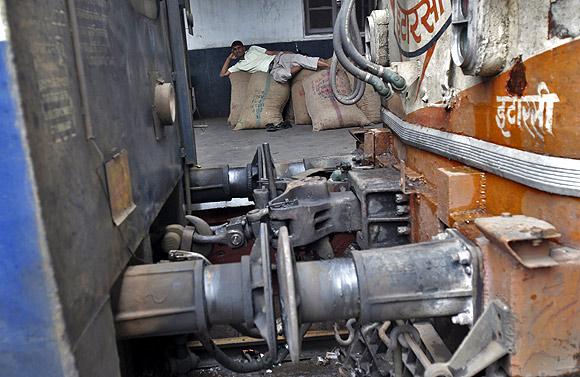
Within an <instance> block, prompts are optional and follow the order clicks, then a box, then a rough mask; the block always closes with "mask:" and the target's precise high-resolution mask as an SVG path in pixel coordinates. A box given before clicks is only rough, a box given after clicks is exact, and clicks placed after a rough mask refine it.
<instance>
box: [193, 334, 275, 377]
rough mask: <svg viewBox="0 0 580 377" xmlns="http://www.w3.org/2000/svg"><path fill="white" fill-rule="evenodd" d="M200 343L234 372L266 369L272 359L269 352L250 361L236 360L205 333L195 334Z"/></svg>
mask: <svg viewBox="0 0 580 377" xmlns="http://www.w3.org/2000/svg"><path fill="white" fill-rule="evenodd" d="M197 337H198V339H199V341H200V342H201V344H203V347H204V348H205V349H206V351H207V352H208V353H209V354H210V355H211V356H212V357H213V358H215V359H216V361H217V362H218V363H220V364H221V365H222V366H223V367H224V368H227V369H229V370H231V371H233V372H236V373H251V372H257V371H259V370H263V369H267V368H269V367H271V366H272V364H273V360H272V357H271V356H270V353H267V354H266V355H265V356H264V357H262V358H261V359H259V360H256V361H250V362H247V363H243V362H241V361H238V360H234V359H232V358H231V357H229V356H228V355H226V354H225V353H224V351H222V350H221V349H220V348H219V347H218V346H216V345H215V343H214V342H213V340H211V338H210V337H209V335H208V334H207V333H203V334H198V335H197Z"/></svg>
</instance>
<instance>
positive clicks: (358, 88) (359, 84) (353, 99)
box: [330, 20, 366, 105]
mask: <svg viewBox="0 0 580 377" xmlns="http://www.w3.org/2000/svg"><path fill="white" fill-rule="evenodd" d="M352 25H353V26H355V27H357V28H358V25H357V24H356V20H355V23H354V24H352ZM338 33H339V29H338V23H335V24H334V35H336V34H338ZM355 40H356V41H357V48H359V49H360V50H362V41H361V40H360V38H358V39H355ZM340 45H341V51H342V43H340ZM343 54H344V53H343ZM337 69H338V62H337V57H336V53H335V54H334V55H333V56H332V62H331V63H330V87H331V88H332V94H334V97H335V98H336V99H337V100H338V102H340V103H342V104H343V105H354V104H355V103H357V102H358V101H360V99H361V98H362V96H363V95H364V93H365V89H366V85H365V82H364V81H362V80H359V79H358V78H357V77H356V76H353V77H354V80H355V87H354V89H353V90H352V92H351V93H350V94H349V95H342V94H341V93H340V92H339V91H338V87H337V85H336V72H337Z"/></svg>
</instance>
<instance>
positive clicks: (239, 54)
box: [232, 41, 246, 59]
mask: <svg viewBox="0 0 580 377" xmlns="http://www.w3.org/2000/svg"><path fill="white" fill-rule="evenodd" d="M232 53H233V54H234V55H235V56H236V58H237V59H241V58H243V57H244V54H245V53H246V47H245V46H244V44H243V43H242V41H234V42H233V43H232Z"/></svg>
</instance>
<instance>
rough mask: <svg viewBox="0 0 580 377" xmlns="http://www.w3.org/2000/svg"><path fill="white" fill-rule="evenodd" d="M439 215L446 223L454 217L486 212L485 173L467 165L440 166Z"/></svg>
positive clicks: (448, 223)
mask: <svg viewBox="0 0 580 377" xmlns="http://www.w3.org/2000/svg"><path fill="white" fill-rule="evenodd" d="M437 172H438V178H439V179H438V180H437V203H438V205H437V216H438V217H439V219H441V221H443V222H444V223H445V224H446V225H448V226H451V225H453V223H454V220H453V217H455V216H460V217H462V218H463V217H464V216H465V215H466V214H467V213H481V212H485V174H484V173H482V172H480V171H478V170H475V169H472V168H469V167H467V166H456V167H451V168H439V169H437Z"/></svg>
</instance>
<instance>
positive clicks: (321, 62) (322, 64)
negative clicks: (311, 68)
mask: <svg viewBox="0 0 580 377" xmlns="http://www.w3.org/2000/svg"><path fill="white" fill-rule="evenodd" d="M317 65H318V68H319V69H320V68H322V69H327V68H330V64H328V63H327V62H326V60H324V59H322V58H319V59H318V64H317Z"/></svg>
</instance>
